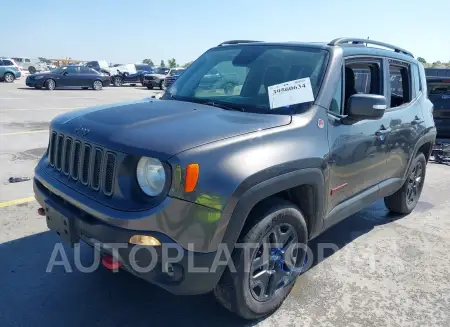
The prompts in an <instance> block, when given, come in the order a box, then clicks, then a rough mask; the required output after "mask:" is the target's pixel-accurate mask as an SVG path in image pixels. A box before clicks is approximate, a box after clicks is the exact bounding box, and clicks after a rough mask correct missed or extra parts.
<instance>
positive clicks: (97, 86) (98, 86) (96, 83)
mask: <svg viewBox="0 0 450 327" xmlns="http://www.w3.org/2000/svg"><path fill="white" fill-rule="evenodd" d="M92 88H93V89H94V90H96V91H100V90H101V89H103V83H102V81H99V80H96V81H94V83H93V84H92Z"/></svg>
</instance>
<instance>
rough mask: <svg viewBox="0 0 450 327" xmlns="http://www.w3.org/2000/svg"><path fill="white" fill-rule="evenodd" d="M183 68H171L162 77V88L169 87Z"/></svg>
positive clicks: (181, 72) (182, 71)
mask: <svg viewBox="0 0 450 327" xmlns="http://www.w3.org/2000/svg"><path fill="white" fill-rule="evenodd" d="M185 70H186V68H171V69H170V71H169V73H168V74H167V76H166V78H164V83H163V89H167V88H168V87H170V86H171V85H172V84H173V82H175V81H176V79H177V78H178V77H180V75H181V74H183V73H184V71H185Z"/></svg>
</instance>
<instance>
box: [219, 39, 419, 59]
mask: <svg viewBox="0 0 450 327" xmlns="http://www.w3.org/2000/svg"><path fill="white" fill-rule="evenodd" d="M237 44H248V45H261V44H264V45H282V46H286V45H287V46H289V45H292V46H302V47H308V48H316V49H323V50H330V49H333V48H341V49H342V50H343V53H344V56H352V55H375V56H388V57H391V58H394V59H399V60H405V61H409V62H416V59H414V56H413V54H412V53H411V52H409V51H407V50H405V49H402V48H400V47H397V46H395V45H391V44H388V43H384V42H379V41H374V40H369V39H367V40H366V39H356V38H338V39H335V40H333V41H331V42H329V43H325V42H295V41H289V42H263V41H251V40H232V41H225V42H222V43H221V44H219V45H218V46H233V45H237ZM371 45H375V46H378V47H383V48H378V47H374V46H371Z"/></svg>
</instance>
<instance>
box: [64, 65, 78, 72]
mask: <svg viewBox="0 0 450 327" xmlns="http://www.w3.org/2000/svg"><path fill="white" fill-rule="evenodd" d="M66 72H67V73H69V74H79V73H80V67H76V66H69V67H67V70H66Z"/></svg>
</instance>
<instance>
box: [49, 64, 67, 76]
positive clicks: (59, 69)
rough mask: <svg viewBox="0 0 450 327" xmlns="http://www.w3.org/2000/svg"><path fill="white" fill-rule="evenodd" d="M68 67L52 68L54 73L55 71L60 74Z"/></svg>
mask: <svg viewBox="0 0 450 327" xmlns="http://www.w3.org/2000/svg"><path fill="white" fill-rule="evenodd" d="M66 69H67V67H66V66H63V67H58V68H55V69H53V70H52V73H53V74H59V73H62V72H63V71H65V70H66Z"/></svg>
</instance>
